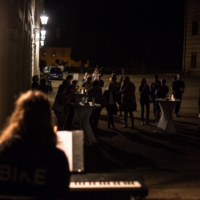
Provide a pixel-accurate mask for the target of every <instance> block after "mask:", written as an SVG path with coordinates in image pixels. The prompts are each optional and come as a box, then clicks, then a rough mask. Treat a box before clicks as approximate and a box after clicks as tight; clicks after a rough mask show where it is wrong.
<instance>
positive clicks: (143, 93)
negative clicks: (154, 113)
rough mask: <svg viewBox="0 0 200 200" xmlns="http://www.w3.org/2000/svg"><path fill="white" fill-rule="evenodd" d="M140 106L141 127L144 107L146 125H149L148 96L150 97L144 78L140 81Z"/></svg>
mask: <svg viewBox="0 0 200 200" xmlns="http://www.w3.org/2000/svg"><path fill="white" fill-rule="evenodd" d="M139 92H140V105H141V120H142V125H144V124H145V122H144V106H145V107H146V124H149V95H150V88H149V86H148V85H147V81H146V79H145V78H143V79H142V81H141V84H140V87H139Z"/></svg>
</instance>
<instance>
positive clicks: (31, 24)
mask: <svg viewBox="0 0 200 200" xmlns="http://www.w3.org/2000/svg"><path fill="white" fill-rule="evenodd" d="M43 5H44V0H6V1H3V0H2V1H0V30H1V31H0V129H1V128H2V126H3V124H4V123H5V121H6V118H7V117H8V116H9V115H10V114H11V112H12V110H13V105H14V101H15V99H16V97H17V96H18V95H19V94H20V93H21V92H25V91H27V90H28V89H30V85H31V78H32V76H33V75H34V74H38V75H39V50H40V41H39V39H37V38H36V34H35V33H34V30H35V28H36V27H37V28H39V27H40V14H41V12H42V10H43Z"/></svg>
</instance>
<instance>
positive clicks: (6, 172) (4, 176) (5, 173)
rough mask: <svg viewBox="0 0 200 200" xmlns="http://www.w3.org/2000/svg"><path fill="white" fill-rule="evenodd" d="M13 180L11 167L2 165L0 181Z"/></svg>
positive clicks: (0, 167)
mask: <svg viewBox="0 0 200 200" xmlns="http://www.w3.org/2000/svg"><path fill="white" fill-rule="evenodd" d="M10 179H11V167H10V166H9V165H0V181H9V180H10Z"/></svg>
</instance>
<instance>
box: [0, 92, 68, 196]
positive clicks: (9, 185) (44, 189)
mask: <svg viewBox="0 0 200 200" xmlns="http://www.w3.org/2000/svg"><path fill="white" fill-rule="evenodd" d="M56 143H57V137H56V134H55V133H54V131H53V127H52V122H51V110H50V103H49V102H48V99H47V96H46V95H45V94H44V93H42V92H40V91H28V92H26V93H24V94H22V95H21V96H20V97H19V98H18V100H17V101H16V103H15V109H14V112H13V113H12V115H11V117H10V120H9V122H8V124H7V126H6V128H5V129H4V130H3V132H2V135H1V137H0V169H1V170H0V177H1V179H0V188H1V190H0V194H1V195H2V194H6V193H7V194H9V195H22V196H34V197H36V198H37V199H60V198H61V199H62V198H67V188H68V184H69V167H68V160H67V158H66V156H65V154H64V152H62V151H61V150H59V149H57V148H56Z"/></svg>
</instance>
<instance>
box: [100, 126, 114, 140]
mask: <svg viewBox="0 0 200 200" xmlns="http://www.w3.org/2000/svg"><path fill="white" fill-rule="evenodd" d="M97 134H98V136H99V137H108V138H112V137H113V136H116V135H118V134H117V133H116V130H113V129H108V130H103V129H100V128H98V133H97Z"/></svg>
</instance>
